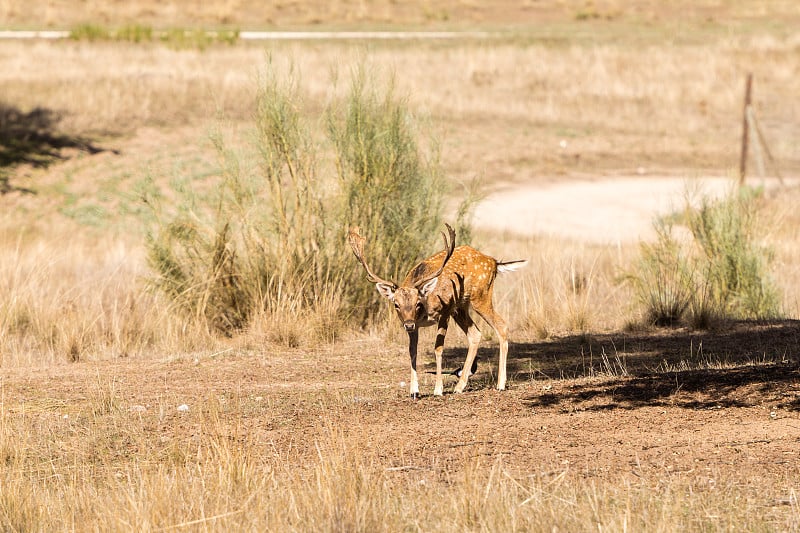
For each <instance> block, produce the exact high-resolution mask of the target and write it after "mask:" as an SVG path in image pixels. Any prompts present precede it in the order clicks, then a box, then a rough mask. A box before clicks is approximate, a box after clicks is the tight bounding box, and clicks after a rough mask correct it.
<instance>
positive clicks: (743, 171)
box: [739, 72, 753, 187]
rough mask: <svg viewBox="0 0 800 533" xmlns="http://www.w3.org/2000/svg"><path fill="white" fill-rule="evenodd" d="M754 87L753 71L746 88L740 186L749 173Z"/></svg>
mask: <svg viewBox="0 0 800 533" xmlns="http://www.w3.org/2000/svg"><path fill="white" fill-rule="evenodd" d="M752 88H753V73H752V72H748V73H747V82H746V83H745V89H744V109H743V110H742V153H741V156H740V157H739V187H741V186H742V185H744V178H745V175H746V174H747V141H748V124H749V120H748V114H749V110H750V99H751V96H750V95H751V92H752Z"/></svg>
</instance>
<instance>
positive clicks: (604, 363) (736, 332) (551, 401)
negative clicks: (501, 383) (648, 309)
mask: <svg viewBox="0 0 800 533" xmlns="http://www.w3.org/2000/svg"><path fill="white" fill-rule="evenodd" d="M464 353H465V349H464V348H450V349H446V350H445V352H444V357H443V359H444V363H445V365H446V366H447V367H454V368H460V367H461V365H462V364H463V361H464ZM478 357H479V358H480V359H481V362H482V365H481V368H479V372H478V376H476V377H477V378H478V379H477V380H475V383H473V382H472V380H471V382H470V386H471V388H473V389H474V388H475V387H486V388H490V387H491V386H493V379H490V378H489V377H486V379H484V380H481V379H480V374H481V373H482V372H489V373H490V374H491V377H492V378H493V376H494V374H495V372H496V364H497V346H496V345H494V346H483V347H481V348H480V349H479V350H478ZM508 372H509V377H510V378H512V383H517V384H520V383H524V382H528V383H533V382H536V381H544V380H552V379H556V380H558V379H565V380H566V379H570V380H576V381H577V382H576V383H573V384H570V385H569V386H567V387H564V388H563V390H559V392H558V393H550V392H548V391H544V392H543V393H537V394H532V395H529V396H527V397H525V398H524V401H525V403H526V405H528V406H530V407H532V408H534V407H544V406H550V405H555V404H561V405H569V406H570V407H571V408H577V409H583V410H603V409H620V408H623V409H635V408H637V407H643V406H658V405H670V406H682V407H686V408H692V409H702V408H719V407H726V406H729V407H734V406H745V405H756V404H759V403H762V402H764V401H765V400H767V401H769V402H770V405H773V404H774V405H777V406H780V407H782V408H785V409H790V410H795V411H797V410H800V321H798V320H782V321H771V322H758V321H740V322H733V323H729V324H727V325H726V326H725V329H724V330H718V331H689V330H685V329H677V330H668V329H659V330H655V331H652V332H641V333H626V332H615V333H604V334H586V335H574V336H567V337H561V338H555V339H551V340H544V341H540V342H522V343H514V344H512V345H511V346H510V348H509V356H508ZM581 378H595V379H581ZM559 389H561V388H559Z"/></svg>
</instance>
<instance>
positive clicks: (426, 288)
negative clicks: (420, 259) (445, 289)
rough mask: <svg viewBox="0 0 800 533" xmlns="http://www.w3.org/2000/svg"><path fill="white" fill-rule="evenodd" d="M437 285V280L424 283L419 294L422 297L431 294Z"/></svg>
mask: <svg viewBox="0 0 800 533" xmlns="http://www.w3.org/2000/svg"><path fill="white" fill-rule="evenodd" d="M437 283H439V278H433V279H432V280H430V281H426V282H425V284H424V285H423V286H422V287H420V289H419V293H420V294H421V295H423V296H428V295H429V294H430V293H432V292H433V289H435V288H436V284H437Z"/></svg>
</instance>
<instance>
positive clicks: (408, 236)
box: [328, 67, 444, 318]
mask: <svg viewBox="0 0 800 533" xmlns="http://www.w3.org/2000/svg"><path fill="white" fill-rule="evenodd" d="M328 132H329V136H330V138H331V140H332V142H333V146H334V148H335V154H336V168H337V173H338V177H339V193H340V195H341V197H340V205H339V208H338V209H339V213H340V221H339V226H340V227H342V228H348V227H351V226H359V227H360V229H361V232H362V234H363V235H365V236H366V237H367V239H368V245H367V247H366V248H365V255H366V259H367V261H368V262H369V264H370V265H371V266H372V268H373V269H375V271H376V272H378V273H379V275H381V276H384V277H386V278H391V279H394V280H396V281H398V282H399V281H402V278H403V277H405V274H406V270H407V269H409V268H410V267H411V266H413V264H414V262H415V261H418V260H419V259H421V258H422V257H423V256H424V255H426V254H429V253H430V252H431V251H432V250H431V247H432V246H435V245H436V243H437V242H438V241H437V240H434V238H432V237H434V236H435V235H437V233H438V231H439V230H440V229H441V228H442V204H443V200H444V195H443V187H444V183H443V179H442V176H441V170H440V168H441V167H440V165H439V158H438V156H439V154H438V151H437V150H436V146H435V144H434V147H433V149H432V150H431V151H430V153H429V154H428V158H425V157H423V155H422V154H421V150H420V149H419V147H418V141H417V137H418V135H417V132H416V131H415V130H414V125H413V121H412V117H411V115H410V114H409V112H408V109H407V104H406V102H405V101H404V100H403V99H402V98H399V97H397V95H396V92H395V88H394V85H393V83H392V82H391V81H390V82H389V84H388V86H387V87H386V88H385V92H384V93H383V94H381V93H380V91H379V90H378V88H376V87H374V86H372V85H370V84H369V83H368V82H367V73H366V71H365V69H364V68H363V67H361V68H359V69H358V70H357V71H356V73H355V75H354V77H353V82H352V85H351V89H350V92H349V95H348V97H347V99H346V101H345V103H344V104H343V105H342V106H340V107H337V108H333V109H331V110H330V111H329V113H328ZM348 264H349V265H350V266H351V267H352V266H354V265H356V264H355V263H354V262H353V261H349V262H348ZM347 272H348V274H349V275H348V283H347V285H348V286H349V287H350V289H349V291H350V292H351V298H349V300H350V301H351V302H352V303H353V304H354V305H355V306H357V307H358V308H360V311H361V317H362V318H366V317H368V316H370V315H372V314H373V313H375V312H376V311H377V310H378V309H380V308H381V306H382V305H383V304H382V302H381V301H380V299H379V296H378V294H377V292H376V291H375V289H374V287H373V286H372V284H369V283H365V282H364V273H363V271H362V270H361V269H360V267H356V268H350V269H349V270H348V271H347Z"/></svg>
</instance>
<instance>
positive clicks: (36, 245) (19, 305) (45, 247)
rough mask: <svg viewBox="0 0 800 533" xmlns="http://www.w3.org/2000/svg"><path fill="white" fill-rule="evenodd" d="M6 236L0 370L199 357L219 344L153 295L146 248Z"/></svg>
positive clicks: (74, 237)
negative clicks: (172, 355) (183, 354)
mask: <svg viewBox="0 0 800 533" xmlns="http://www.w3.org/2000/svg"><path fill="white" fill-rule="evenodd" d="M47 231H48V234H47V235H39V236H31V235H29V234H27V233H26V232H25V231H18V232H15V231H13V230H10V229H4V230H3V232H2V234H0V243H2V244H1V245H2V247H3V253H2V254H0V294H2V297H0V365H2V366H3V367H28V366H34V367H38V366H49V365H53V364H62V363H65V362H77V361H86V360H97V359H108V358H115V357H128V356H137V355H141V354H143V353H148V354H149V353H153V352H161V353H168V352H173V351H176V350H179V351H185V350H190V351H191V350H193V349H197V348H199V347H200V346H204V345H205V344H206V343H209V344H212V345H213V343H214V341H213V338H212V336H211V335H209V333H208V331H207V330H206V329H205V328H204V326H203V325H202V324H199V323H198V324H196V325H192V323H191V322H189V321H186V320H184V319H182V318H177V317H176V316H175V313H174V309H172V307H171V304H170V302H168V301H166V300H165V299H163V298H160V297H159V296H158V295H155V294H152V293H150V292H148V291H147V290H146V288H145V283H144V281H145V278H146V277H147V276H148V275H149V273H148V271H147V269H146V267H145V265H144V263H143V257H142V250H141V248H140V247H139V246H133V245H131V244H130V243H126V242H124V241H119V240H115V239H111V238H108V237H102V236H99V237H98V236H96V235H84V234H81V233H80V232H74V228H73V230H72V231H64V230H59V229H57V228H55V227H52V228H48V230H47Z"/></svg>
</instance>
